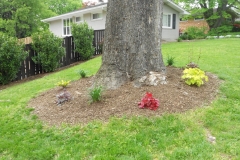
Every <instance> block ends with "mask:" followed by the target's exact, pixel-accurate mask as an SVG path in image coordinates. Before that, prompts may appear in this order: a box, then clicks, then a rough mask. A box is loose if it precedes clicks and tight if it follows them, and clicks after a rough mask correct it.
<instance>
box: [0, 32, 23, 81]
mask: <svg viewBox="0 0 240 160" xmlns="http://www.w3.org/2000/svg"><path fill="white" fill-rule="evenodd" d="M24 47H25V44H22V43H20V42H19V41H18V39H17V38H13V37H9V36H7V35H5V34H3V33H0V84H7V83H9V82H11V81H12V80H14V79H15V78H16V75H17V73H18V71H19V68H20V66H21V62H22V61H23V60H24V59H25V58H26V57H27V52H26V51H24Z"/></svg>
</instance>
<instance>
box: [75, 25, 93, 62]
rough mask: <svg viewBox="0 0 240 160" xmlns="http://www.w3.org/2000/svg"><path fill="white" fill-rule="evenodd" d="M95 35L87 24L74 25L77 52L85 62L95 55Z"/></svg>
mask: <svg viewBox="0 0 240 160" xmlns="http://www.w3.org/2000/svg"><path fill="white" fill-rule="evenodd" d="M93 34H94V31H93V29H92V28H89V26H88V24H87V23H86V22H84V23H81V24H73V25H72V36H73V38H74V44H75V51H76V52H78V53H79V54H80V56H81V58H82V59H83V60H87V59H90V58H91V56H92V55H93V53H94V48H93V46H92V41H93V37H94V35H93Z"/></svg>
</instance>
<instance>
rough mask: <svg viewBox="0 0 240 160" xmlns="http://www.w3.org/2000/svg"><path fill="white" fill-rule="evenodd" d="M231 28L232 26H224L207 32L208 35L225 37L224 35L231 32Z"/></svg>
mask: <svg viewBox="0 0 240 160" xmlns="http://www.w3.org/2000/svg"><path fill="white" fill-rule="evenodd" d="M232 28H233V27H232V25H228V24H225V25H222V26H220V27H217V28H212V29H211V30H210V31H209V32H208V35H214V36H220V35H226V33H228V32H230V31H231V30H232Z"/></svg>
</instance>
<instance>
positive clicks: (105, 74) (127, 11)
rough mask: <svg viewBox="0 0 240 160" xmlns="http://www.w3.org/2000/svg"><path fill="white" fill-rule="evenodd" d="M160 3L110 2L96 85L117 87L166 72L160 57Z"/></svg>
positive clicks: (157, 0) (149, 0)
mask: <svg viewBox="0 0 240 160" xmlns="http://www.w3.org/2000/svg"><path fill="white" fill-rule="evenodd" d="M162 7H163V2H162V0H109V1H108V7H107V19H106V29H105V36H104V49H103V57H102V66H101V68H100V70H99V71H98V73H97V75H96V83H98V84H102V85H103V86H105V87H106V88H110V89H111V88H112V89H114V88H118V87H119V86H120V85H122V84H124V83H125V82H127V81H129V80H131V81H135V80H137V79H139V78H141V77H142V76H145V75H147V74H148V73H149V72H150V71H156V72H161V71H165V66H164V64H163V60H162V54H161V49H160V47H161V34H162V32H161V31H162Z"/></svg>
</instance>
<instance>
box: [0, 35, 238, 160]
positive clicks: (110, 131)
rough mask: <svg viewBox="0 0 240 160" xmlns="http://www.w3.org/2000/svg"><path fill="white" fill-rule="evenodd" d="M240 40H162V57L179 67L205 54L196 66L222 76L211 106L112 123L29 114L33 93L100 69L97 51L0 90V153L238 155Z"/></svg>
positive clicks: (28, 156)
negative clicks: (55, 123)
mask: <svg viewBox="0 0 240 160" xmlns="http://www.w3.org/2000/svg"><path fill="white" fill-rule="evenodd" d="M239 43H240V39H234V38H233V39H216V40H199V41H192V42H182V43H177V42H176V43H166V44H163V45H162V52H163V57H164V60H166V59H165V57H166V56H167V55H170V56H172V57H175V58H176V62H175V63H174V65H175V66H178V67H182V66H185V65H186V64H188V63H189V60H190V59H191V61H197V60H198V56H199V53H201V54H200V60H199V62H198V64H199V67H200V68H201V69H202V70H205V71H209V72H212V73H215V74H216V75H217V76H218V77H219V78H220V79H222V80H224V83H223V84H222V85H221V87H220V93H219V95H218V98H217V99H216V100H215V101H214V102H213V103H212V104H211V105H210V106H205V107H202V108H199V109H197V110H191V111H188V112H186V113H182V114H165V115H164V116H162V117H158V118H156V117H155V118H154V117H153V118H146V117H132V118H130V119H129V118H126V117H122V118H114V117H113V118H111V120H110V121H109V122H108V123H101V122H98V121H94V122H91V123H89V124H88V125H87V126H81V125H76V126H68V125H66V124H63V125H62V126H61V127H60V128H55V127H49V126H46V125H44V124H43V123H42V122H41V121H39V120H38V118H37V116H36V115H32V114H31V111H32V109H29V108H27V107H26V105H27V102H28V101H29V100H30V99H31V98H33V97H35V96H37V95H38V94H39V93H41V92H43V91H45V90H48V89H50V88H53V87H55V84H56V83H57V82H59V81H61V80H65V81H66V80H71V81H74V80H77V79H79V74H78V70H79V68H81V69H84V70H88V73H89V75H92V74H95V73H96V72H97V70H98V68H99V67H100V65H101V58H100V57H98V58H95V59H92V60H90V61H88V62H86V63H83V64H80V65H78V66H74V67H72V68H69V69H66V70H63V71H60V72H57V73H53V74H49V75H47V76H45V77H43V78H40V79H37V80H33V81H30V82H26V83H23V84H19V85H15V86H12V87H9V88H7V89H4V90H1V91H0V100H1V102H0V135H1V136H0V159H1V160H2V159H3V160H8V159H16V160H25V159H44V160H45V159H59V160H65V159H96V160H100V159H119V160H126V159H127V160H131V159H140V160H141V159H144V160H148V159H191V160H192V159H204V160H205V159H240V150H239V148H240V125H239V122H240V78H239V77H240V63H239V62H240V54H239V50H240V46H239ZM189 57H190V58H189ZM165 63H166V62H165ZM139 98H141V97H139ZM8 100H9V101H8ZM160 105H161V104H160ZM136 107H137V106H136ZM208 132H210V133H211V134H212V135H213V136H214V137H216V142H217V143H216V144H214V145H213V144H211V143H209V142H208V141H207V140H206V134H207V133H208Z"/></svg>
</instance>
